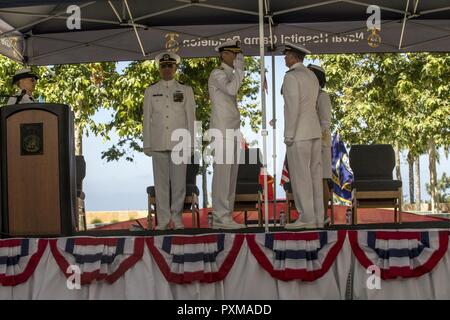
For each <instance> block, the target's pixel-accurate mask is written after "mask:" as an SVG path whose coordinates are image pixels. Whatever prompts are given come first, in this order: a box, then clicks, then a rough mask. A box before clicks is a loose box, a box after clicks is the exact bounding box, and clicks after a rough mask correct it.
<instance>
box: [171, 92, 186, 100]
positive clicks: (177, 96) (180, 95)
mask: <svg viewBox="0 0 450 320" xmlns="http://www.w3.org/2000/svg"><path fill="white" fill-rule="evenodd" d="M183 99H184V95H183V92H181V91H176V92H174V94H173V101H174V102H183Z"/></svg>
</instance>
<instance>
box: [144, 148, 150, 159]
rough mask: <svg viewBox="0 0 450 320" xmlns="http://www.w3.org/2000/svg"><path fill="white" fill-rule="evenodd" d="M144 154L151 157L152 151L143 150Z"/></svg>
mask: <svg viewBox="0 0 450 320" xmlns="http://www.w3.org/2000/svg"><path fill="white" fill-rule="evenodd" d="M144 154H145V155H147V156H149V157H151V156H152V150H151V149H150V148H144Z"/></svg>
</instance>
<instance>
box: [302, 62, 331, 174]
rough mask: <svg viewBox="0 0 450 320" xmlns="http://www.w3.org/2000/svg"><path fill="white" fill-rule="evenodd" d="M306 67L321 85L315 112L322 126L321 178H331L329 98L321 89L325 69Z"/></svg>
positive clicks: (311, 65)
mask: <svg viewBox="0 0 450 320" xmlns="http://www.w3.org/2000/svg"><path fill="white" fill-rule="evenodd" d="M308 69H310V70H311V71H312V72H314V73H315V75H316V77H317V79H318V80H319V85H320V86H321V89H320V90H319V96H318V97H317V113H318V115H319V120H320V126H321V128H322V171H323V179H331V178H332V168H331V100H330V96H329V95H328V93H327V92H326V91H325V90H323V87H324V86H325V83H326V77H325V70H323V68H321V67H319V66H318V65H314V64H309V65H308Z"/></svg>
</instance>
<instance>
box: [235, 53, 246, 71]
mask: <svg viewBox="0 0 450 320" xmlns="http://www.w3.org/2000/svg"><path fill="white" fill-rule="evenodd" d="M233 66H234V68H235V69H239V70H244V55H243V54H242V53H238V54H237V55H236V58H235V59H234V62H233Z"/></svg>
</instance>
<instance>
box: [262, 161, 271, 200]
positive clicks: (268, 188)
mask: <svg viewBox="0 0 450 320" xmlns="http://www.w3.org/2000/svg"><path fill="white" fill-rule="evenodd" d="M263 171H264V170H262V169H261V173H260V174H259V184H260V185H261V186H262V188H263V199H265V197H264V196H265V195H264V172H263ZM267 194H268V197H267V200H269V201H273V199H274V198H273V177H272V176H271V175H270V174H268V175H267Z"/></svg>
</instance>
